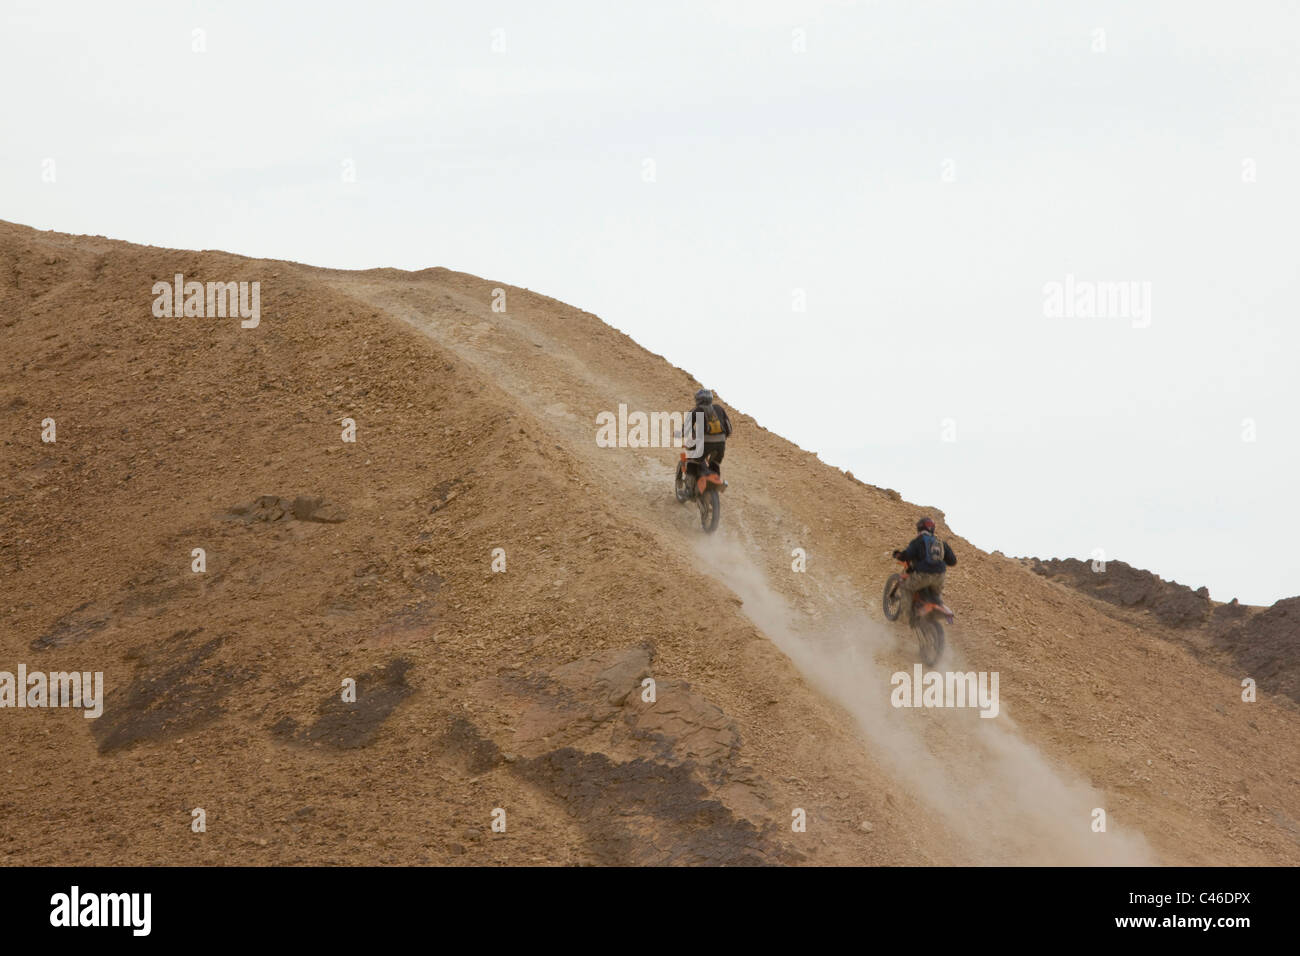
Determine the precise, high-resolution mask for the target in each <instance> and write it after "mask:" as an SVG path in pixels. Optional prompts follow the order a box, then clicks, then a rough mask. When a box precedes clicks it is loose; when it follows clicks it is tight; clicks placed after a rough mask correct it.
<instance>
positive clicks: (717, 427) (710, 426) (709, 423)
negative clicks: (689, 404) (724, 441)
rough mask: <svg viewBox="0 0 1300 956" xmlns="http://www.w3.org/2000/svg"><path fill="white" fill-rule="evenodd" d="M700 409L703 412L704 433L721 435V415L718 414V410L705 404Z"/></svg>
mask: <svg viewBox="0 0 1300 956" xmlns="http://www.w3.org/2000/svg"><path fill="white" fill-rule="evenodd" d="M701 411H703V412H704V434H706V435H723V434H724V433H723V428H722V416H721V415H719V414H718V410H717V409H716V408H714V407H713V406H712V405H705V406H704V408H702V409H701ZM724 437H725V435H724Z"/></svg>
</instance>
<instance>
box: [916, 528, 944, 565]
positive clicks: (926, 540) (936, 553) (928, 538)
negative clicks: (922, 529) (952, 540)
mask: <svg viewBox="0 0 1300 956" xmlns="http://www.w3.org/2000/svg"><path fill="white" fill-rule="evenodd" d="M921 544H923V545H924V546H925V560H926V561H927V562H928V563H929V564H943V542H942V541H940V540H939V538H938V536H937V535H933V534H928V533H927V534H922V535H921Z"/></svg>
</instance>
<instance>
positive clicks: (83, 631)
mask: <svg viewBox="0 0 1300 956" xmlns="http://www.w3.org/2000/svg"><path fill="white" fill-rule="evenodd" d="M90 604H91V602H89V601H87V602H86V603H85V604H82V605H80V606H79V607H76V608H73V609H72V610H71V611H69V612H68V613H67V614H65V615H64V616H63V617H61V618H60V619H59V620H58V621H56V622H55V623H54V624H53V625H52V626H51V627H50V628H49V630H47V631H46V632H45V633H44V634H42V635H41V636H40V637H38V638H36V640H34V641H32V642H31V644H30V645H29V646H30V647H31V649H32V650H33V651H47V650H49V649H50V648H52V647H71V646H72V645H74V644H80V643H81V642H82V641H84V640H86V639H88V638H90V637H93V636H94V634H95V633H96V632H97V631H101V630H103V629H104V628H105V627H107V626H108V617H107V616H101V615H100V614H99V613H96V612H87V608H89V607H90Z"/></svg>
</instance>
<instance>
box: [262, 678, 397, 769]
mask: <svg viewBox="0 0 1300 956" xmlns="http://www.w3.org/2000/svg"><path fill="white" fill-rule="evenodd" d="M410 667H411V662H410V661H409V660H407V659H406V658H402V657H399V658H397V659H395V660H393V661H390V662H389V663H388V664H387V665H386V666H385V667H382V668H375V669H373V670H369V671H366V672H365V673H364V674H360V675H358V677H357V679H356V681H357V699H356V702H355V703H348V702H346V701H344V700H343V698H342V692H341V689H340V690H339V691H335V692H334V693H331V694H330V695H329V696H327V697H325V698H324V699H323V700H322V701H321V702H320V705H319V706H318V707H317V710H316V712H317V714H318V715H319V716H318V717H317V718H316V720H315V721H314V722H313V723H312V725H311V726H310V727H308V728H306V729H305V730H303V729H300V728H299V726H298V724H297V722H296V721H295V720H293V718H291V717H286V718H284V719H283V720H281V721H280V722H278V723H277V724H276V725H275V726H274V727H272V728H271V732H272V733H273V734H275V736H277V737H281V738H284V739H288V740H291V741H292V742H294V743H299V744H305V745H308V746H312V747H330V748H332V749H335V750H355V749H357V748H359V747H366V746H368V745H370V744H372V743H374V742H375V740H376V738H378V736H379V730H380V727H381V726H382V725H383V723H384V721H386V720H387V719H388V718H389V716H391V715H392V713H393V711H394V710H396V709H397V705H398V704H400V703H401V702H402V701H404V700H406V698H408V697H410V696H411V694H413V693H415V689H414V688H412V687H411V685H410V684H408V683H407V682H406V672H407V671H408V670H410Z"/></svg>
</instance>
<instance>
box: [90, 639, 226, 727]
mask: <svg viewBox="0 0 1300 956" xmlns="http://www.w3.org/2000/svg"><path fill="white" fill-rule="evenodd" d="M202 630H203V629H202V628H196V629H194V630H188V631H177V632H176V633H174V634H173V635H172V636H171V637H169V638H167V639H166V640H165V641H163V642H162V644H161V645H159V646H158V647H156V648H149V649H147V650H144V651H140V652H136V654H135V655H134V656H135V658H136V659H137V660H138V664H137V666H136V670H135V675H134V677H133V678H132V680H131V683H130V684H128V685H127V686H126V687H123V688H120V689H118V690H116V691H110V692H109V693H108V696H107V699H106V700H105V701H104V713H103V716H101V717H100V718H99V719H98V720H96V721H95V722H94V725H93V727H92V728H91V730H92V733H93V734H94V736H95V738H96V741H97V742H98V746H99V752H100V753H109V752H110V751H113V750H118V749H120V748H122V747H127V746H130V745H131V744H134V743H139V742H141V741H159V740H165V739H167V738H170V737H175V736H178V735H179V734H181V733H184V732H186V731H189V730H192V729H194V728H195V727H201V726H203V725H204V724H208V723H211V722H212V721H214V720H216V719H217V718H218V717H219V716H221V713H222V708H221V701H222V699H223V698H224V697H225V696H226V695H227V694H229V693H230V692H231V691H232V690H234V689H235V688H236V687H238V686H240V685H241V684H243V683H245V682H246V681H248V680H250V679H251V678H252V674H251V672H249V671H246V670H242V669H240V668H237V667H234V666H230V665H227V664H224V663H222V662H221V661H220V660H218V659H217V652H218V651H219V650H220V649H221V645H222V643H223V640H224V639H223V638H221V637H212V638H208V639H206V640H205V639H203V638H202V637H201V636H200V635H201V634H202Z"/></svg>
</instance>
